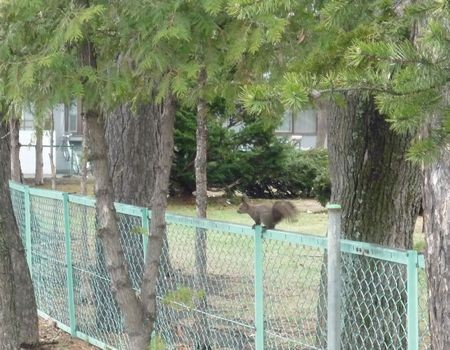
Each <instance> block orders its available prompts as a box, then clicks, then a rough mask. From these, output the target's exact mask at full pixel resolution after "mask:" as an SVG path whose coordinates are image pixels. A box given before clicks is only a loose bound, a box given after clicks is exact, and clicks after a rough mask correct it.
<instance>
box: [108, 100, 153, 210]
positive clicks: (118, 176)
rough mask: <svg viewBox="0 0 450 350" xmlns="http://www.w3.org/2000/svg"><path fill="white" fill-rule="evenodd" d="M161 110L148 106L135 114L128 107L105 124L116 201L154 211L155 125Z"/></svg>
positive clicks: (142, 107)
mask: <svg viewBox="0 0 450 350" xmlns="http://www.w3.org/2000/svg"><path fill="white" fill-rule="evenodd" d="M158 113H160V108H158V106H155V105H152V104H147V105H142V106H140V107H139V109H138V111H137V113H133V112H132V111H131V110H130V108H129V106H127V105H123V106H121V107H119V108H118V109H116V111H115V112H114V113H112V114H111V115H110V116H109V117H108V119H107V121H106V137H107V140H108V158H109V160H110V162H111V164H110V176H111V179H112V182H113V187H114V196H115V200H116V201H118V202H121V203H128V204H132V205H139V206H142V207H147V208H148V207H151V204H152V203H151V199H152V196H153V189H154V186H155V173H154V168H153V166H152V164H153V163H154V161H155V157H156V154H155V153H154V150H155V148H156V143H155V138H154V134H155V125H154V119H155V118H157V114H158Z"/></svg>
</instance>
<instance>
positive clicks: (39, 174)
mask: <svg viewBox="0 0 450 350" xmlns="http://www.w3.org/2000/svg"><path fill="white" fill-rule="evenodd" d="M35 132H36V148H35V150H36V152H35V153H36V168H35V174H34V184H35V185H36V186H40V185H42V184H44V155H43V148H44V147H43V144H42V139H43V136H44V131H43V130H42V128H41V127H40V126H38V125H36V131H35Z"/></svg>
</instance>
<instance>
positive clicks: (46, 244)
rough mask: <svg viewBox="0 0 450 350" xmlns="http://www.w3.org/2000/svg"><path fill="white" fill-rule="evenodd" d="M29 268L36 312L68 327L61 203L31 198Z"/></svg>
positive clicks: (35, 197) (43, 198)
mask: <svg viewBox="0 0 450 350" xmlns="http://www.w3.org/2000/svg"><path fill="white" fill-rule="evenodd" d="M30 202H31V244H32V253H31V266H32V277H33V283H34V290H35V294H36V302H37V307H38V309H39V310H41V311H43V312H45V313H46V314H47V315H51V316H52V318H54V319H55V320H57V321H59V322H61V323H63V324H69V307H68V304H67V295H68V291H67V269H66V247H65V238H64V221H63V218H64V213H63V203H62V201H60V200H57V199H51V198H45V197H38V196H30Z"/></svg>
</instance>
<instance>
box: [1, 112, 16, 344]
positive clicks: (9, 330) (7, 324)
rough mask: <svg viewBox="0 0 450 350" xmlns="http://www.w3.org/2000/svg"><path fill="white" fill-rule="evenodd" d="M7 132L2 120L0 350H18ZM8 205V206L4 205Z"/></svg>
mask: <svg viewBox="0 0 450 350" xmlns="http://www.w3.org/2000/svg"><path fill="white" fill-rule="evenodd" d="M7 139H8V138H7V130H6V128H5V127H4V124H3V122H2V121H1V120H0V161H1V164H2V165H3V166H2V167H1V169H0V184H1V185H2V187H3V188H2V192H1V193H0V208H1V209H0V350H16V349H18V348H19V344H20V343H19V330H18V327H17V316H16V308H15V304H14V297H15V288H14V276H13V269H12V262H11V255H10V249H9V244H8V239H7V230H9V229H10V227H8V225H7V220H8V221H9V222H11V218H9V219H8V218H7V215H8V214H7V212H6V211H5V210H4V209H5V207H6V205H7V202H8V200H9V191H8V190H6V191H5V190H4V188H5V187H7V185H5V184H8V181H9V176H8V177H6V176H5V175H6V174H5V171H4V168H5V164H9V159H8V158H9V157H10V153H9V147H8V146H7V144H6V140H7ZM5 203H6V205H4V204H5Z"/></svg>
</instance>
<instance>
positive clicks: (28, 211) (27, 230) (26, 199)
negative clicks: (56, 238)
mask: <svg viewBox="0 0 450 350" xmlns="http://www.w3.org/2000/svg"><path fill="white" fill-rule="evenodd" d="M24 209H25V249H26V251H27V262H28V268H29V269H30V275H31V277H33V268H32V265H31V263H32V259H31V199H30V188H29V187H28V186H25V191H24Z"/></svg>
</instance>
